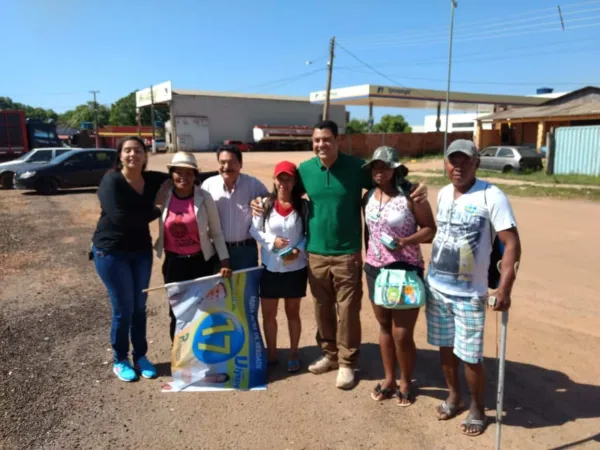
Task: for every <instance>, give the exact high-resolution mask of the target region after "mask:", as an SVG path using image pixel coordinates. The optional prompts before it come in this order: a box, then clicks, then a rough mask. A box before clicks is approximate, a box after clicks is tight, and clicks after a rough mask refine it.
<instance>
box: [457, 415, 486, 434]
mask: <svg viewBox="0 0 600 450" xmlns="http://www.w3.org/2000/svg"><path fill="white" fill-rule="evenodd" d="M486 424H487V417H486V418H484V419H482V420H479V419H475V418H473V416H472V415H471V413H469V414H468V415H467V418H466V419H465V420H463V421H462V422H461V424H460V432H461V433H462V434H464V435H465V436H469V437H476V436H481V435H482V434H483V432H484V431H485V426H486ZM471 427H475V432H474V433H469V429H470V428H471Z"/></svg>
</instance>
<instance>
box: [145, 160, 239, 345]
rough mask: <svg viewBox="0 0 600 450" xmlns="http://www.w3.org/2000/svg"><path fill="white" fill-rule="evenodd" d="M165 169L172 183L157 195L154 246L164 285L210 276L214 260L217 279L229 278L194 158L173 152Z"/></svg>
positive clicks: (220, 234)
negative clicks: (157, 207) (218, 263)
mask: <svg viewBox="0 0 600 450" xmlns="http://www.w3.org/2000/svg"><path fill="white" fill-rule="evenodd" d="M167 168H168V169H169V176H170V178H171V180H172V182H173V183H172V186H169V185H166V187H165V189H162V190H161V192H159V194H158V195H157V200H156V203H157V205H158V206H159V207H160V208H161V210H162V213H161V217H160V218H159V219H160V224H159V235H158V240H157V241H156V244H155V249H156V254H157V256H158V257H159V258H161V257H162V254H163V251H164V253H165V260H164V263H163V267H162V273H163V277H164V281H165V284H167V283H174V282H179V281H186V280H193V279H195V278H201V277H205V276H209V275H213V274H214V273H215V267H216V261H215V260H216V258H217V257H218V259H219V260H220V267H221V268H220V273H221V276H223V277H230V276H231V269H230V265H229V253H228V252H227V247H226V245H225V239H224V238H223V232H222V230H221V221H220V219H219V212H218V210H217V206H216V204H215V201H214V200H213V198H212V196H211V195H210V194H209V193H208V192H207V191H205V190H204V189H201V188H200V186H199V185H200V177H199V170H198V163H197V162H196V157H195V156H194V155H193V154H191V153H186V152H177V153H175V155H174V156H173V159H172V161H171V163H170V164H167ZM161 204H162V206H160V205H161ZM169 315H170V317H171V326H170V335H171V340H173V337H174V335H175V324H176V318H175V316H174V314H173V310H172V309H171V308H170V307H169Z"/></svg>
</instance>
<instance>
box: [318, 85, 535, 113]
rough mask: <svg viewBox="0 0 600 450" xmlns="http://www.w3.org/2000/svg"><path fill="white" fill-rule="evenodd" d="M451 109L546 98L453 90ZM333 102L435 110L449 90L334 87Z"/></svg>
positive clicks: (530, 102) (320, 98)
mask: <svg viewBox="0 0 600 450" xmlns="http://www.w3.org/2000/svg"><path fill="white" fill-rule="evenodd" d="M325 96H326V92H325V91H318V92H311V93H310V101H311V103H323V102H324V101H325ZM449 97H450V109H453V110H461V111H467V110H468V111H477V110H478V109H480V108H481V107H484V106H489V105H505V106H530V105H539V104H542V103H543V102H545V101H546V99H545V98H540V97H536V96H524V95H499V94H477V93H471V92H456V91H451V92H450V95H449ZM330 101H331V104H332V105H335V104H339V105H360V106H369V105H370V104H372V105H373V106H384V107H392V108H419V109H435V108H437V106H438V104H439V103H442V104H444V103H445V101H446V91H440V90H433V89H417V88H411V87H399V86H379V85H372V84H363V85H359V86H349V87H344V88H339V89H332V91H331V94H330Z"/></svg>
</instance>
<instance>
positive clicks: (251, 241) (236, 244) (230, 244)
mask: <svg viewBox="0 0 600 450" xmlns="http://www.w3.org/2000/svg"><path fill="white" fill-rule="evenodd" d="M255 242H256V241H255V240H254V239H252V238H250V239H244V240H243V241H237V242H225V245H227V247H247V246H249V245H254V243H255Z"/></svg>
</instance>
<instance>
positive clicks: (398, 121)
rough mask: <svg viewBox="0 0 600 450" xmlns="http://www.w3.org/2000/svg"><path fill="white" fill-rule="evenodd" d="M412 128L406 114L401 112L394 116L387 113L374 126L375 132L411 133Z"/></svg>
mask: <svg viewBox="0 0 600 450" xmlns="http://www.w3.org/2000/svg"><path fill="white" fill-rule="evenodd" d="M411 131H412V130H411V128H410V126H408V122H406V120H404V116H402V115H401V114H398V115H395V116H392V115H391V114H386V115H385V116H382V117H381V120H380V121H379V123H377V124H375V126H374V127H373V132H375V133H410V132H411Z"/></svg>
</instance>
